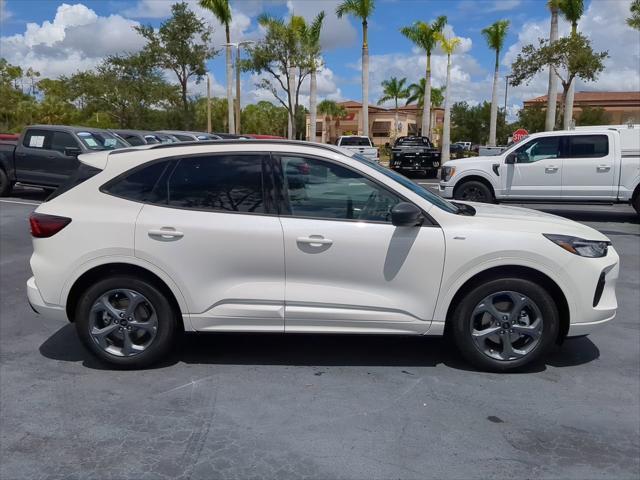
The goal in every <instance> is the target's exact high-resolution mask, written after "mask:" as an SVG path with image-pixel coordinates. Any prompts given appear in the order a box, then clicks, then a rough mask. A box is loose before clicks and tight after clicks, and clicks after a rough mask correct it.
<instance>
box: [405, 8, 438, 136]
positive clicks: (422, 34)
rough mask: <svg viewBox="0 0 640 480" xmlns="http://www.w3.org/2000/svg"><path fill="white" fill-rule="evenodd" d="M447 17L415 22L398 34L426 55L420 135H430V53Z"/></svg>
mask: <svg viewBox="0 0 640 480" xmlns="http://www.w3.org/2000/svg"><path fill="white" fill-rule="evenodd" d="M446 23H447V17H445V16H444V15H441V16H439V17H438V18H436V19H435V20H434V21H433V23H431V24H428V23H425V22H422V21H418V22H415V23H414V24H413V25H412V26H410V27H403V28H401V29H400V33H402V35H404V36H405V37H407V38H408V39H409V40H411V41H412V42H413V43H414V44H415V45H417V46H418V47H420V48H422V49H423V50H424V51H425V52H426V54H427V72H426V76H425V79H426V88H425V93H424V102H423V105H422V135H425V136H430V133H431V52H432V51H433V48H434V47H435V46H436V43H437V37H436V36H437V34H439V33H440V32H442V29H443V28H444V26H445V24H446Z"/></svg>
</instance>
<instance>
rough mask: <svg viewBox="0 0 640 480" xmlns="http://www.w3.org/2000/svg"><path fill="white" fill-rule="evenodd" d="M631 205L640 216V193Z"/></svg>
mask: <svg viewBox="0 0 640 480" xmlns="http://www.w3.org/2000/svg"><path fill="white" fill-rule="evenodd" d="M631 205H633V208H635V209H636V213H637V214H638V215H640V193H639V194H638V195H636V197H635V198H634V199H633V200H632V201H631Z"/></svg>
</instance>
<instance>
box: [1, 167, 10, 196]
mask: <svg viewBox="0 0 640 480" xmlns="http://www.w3.org/2000/svg"><path fill="white" fill-rule="evenodd" d="M12 189H13V183H12V182H11V181H10V180H9V177H7V174H6V173H5V171H4V170H2V169H0V197H6V196H8V195H10V194H11V190H12Z"/></svg>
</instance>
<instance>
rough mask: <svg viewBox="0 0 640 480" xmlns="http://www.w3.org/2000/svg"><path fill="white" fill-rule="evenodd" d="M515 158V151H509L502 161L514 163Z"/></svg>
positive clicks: (509, 163)
mask: <svg viewBox="0 0 640 480" xmlns="http://www.w3.org/2000/svg"><path fill="white" fill-rule="evenodd" d="M516 158H517V156H516V152H511V153H510V154H509V155H507V158H505V159H504V163H506V164H507V165H512V164H514V163H516Z"/></svg>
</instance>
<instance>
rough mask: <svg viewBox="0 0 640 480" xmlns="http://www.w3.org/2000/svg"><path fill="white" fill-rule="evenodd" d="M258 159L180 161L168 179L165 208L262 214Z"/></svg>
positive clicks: (227, 157) (221, 157)
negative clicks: (166, 204)
mask: <svg viewBox="0 0 640 480" xmlns="http://www.w3.org/2000/svg"><path fill="white" fill-rule="evenodd" d="M262 162H263V156H262V155H215V156H208V157H193V158H183V159H181V160H180V161H179V163H178V165H177V166H176V168H175V170H174V171H173V173H172V174H171V177H170V178H169V185H168V188H169V200H168V204H169V205H172V206H174V207H182V208H196V209H206V210H218V211H227V212H250V213H264V212H265V207H264V201H263V187H262Z"/></svg>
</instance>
